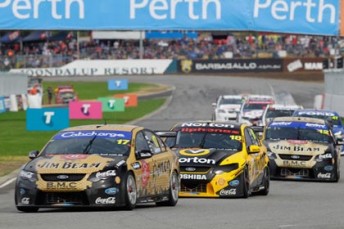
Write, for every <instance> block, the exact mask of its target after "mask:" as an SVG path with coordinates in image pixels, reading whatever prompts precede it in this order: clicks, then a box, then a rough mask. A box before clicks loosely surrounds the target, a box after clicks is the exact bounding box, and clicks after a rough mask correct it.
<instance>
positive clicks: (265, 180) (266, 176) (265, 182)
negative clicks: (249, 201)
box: [257, 166, 270, 196]
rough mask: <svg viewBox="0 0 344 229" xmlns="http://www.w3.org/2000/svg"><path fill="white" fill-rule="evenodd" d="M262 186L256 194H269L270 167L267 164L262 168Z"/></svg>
mask: <svg viewBox="0 0 344 229" xmlns="http://www.w3.org/2000/svg"><path fill="white" fill-rule="evenodd" d="M262 186H263V187H264V189H262V190H260V191H258V192H257V195H262V196H267V195H268V194H269V189H270V169H269V167H268V166H266V167H265V169H264V177H263V181H262Z"/></svg>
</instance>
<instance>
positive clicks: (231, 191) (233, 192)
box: [220, 188, 236, 196]
mask: <svg viewBox="0 0 344 229" xmlns="http://www.w3.org/2000/svg"><path fill="white" fill-rule="evenodd" d="M234 195H236V189H235V188H232V189H229V190H225V189H222V190H221V191H220V196H234Z"/></svg>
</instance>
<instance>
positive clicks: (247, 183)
mask: <svg viewBox="0 0 344 229" xmlns="http://www.w3.org/2000/svg"><path fill="white" fill-rule="evenodd" d="M243 180H244V182H243V188H242V190H243V196H242V198H244V199H246V198H248V197H249V195H250V179H249V176H248V168H247V167H246V168H245V170H244V174H243Z"/></svg>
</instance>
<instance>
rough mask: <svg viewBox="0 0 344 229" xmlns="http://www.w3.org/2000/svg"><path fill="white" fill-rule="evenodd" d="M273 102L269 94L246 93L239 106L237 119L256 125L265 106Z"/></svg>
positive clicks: (240, 121) (259, 121)
mask: <svg viewBox="0 0 344 229" xmlns="http://www.w3.org/2000/svg"><path fill="white" fill-rule="evenodd" d="M274 103H275V100H274V99H273V97H272V96H270V95H248V97H247V99H246V101H245V102H244V103H243V105H242V106H241V109H240V112H239V115H238V119H237V121H238V122H239V123H246V124H248V125H254V126H258V125H259V124H260V123H261V121H262V115H263V112H264V110H265V108H266V107H267V106H268V105H270V104H274Z"/></svg>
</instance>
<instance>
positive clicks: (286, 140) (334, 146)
mask: <svg viewBox="0 0 344 229" xmlns="http://www.w3.org/2000/svg"><path fill="white" fill-rule="evenodd" d="M263 140H264V144H265V146H266V147H267V150H268V154H269V158H270V163H269V165H270V172H271V178H274V179H295V180H301V179H302V180H321V181H334V182H337V181H338V180H339V178H340V155H339V149H338V146H339V145H342V144H343V140H342V139H336V138H335V137H334V134H333V132H332V128H331V126H330V124H329V123H328V122H327V121H325V120H322V119H316V118H307V117H281V118H276V119H274V120H273V121H272V122H270V123H269V124H268V126H267V127H266V128H265V131H264V134H263Z"/></svg>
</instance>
